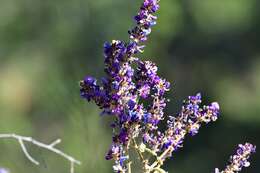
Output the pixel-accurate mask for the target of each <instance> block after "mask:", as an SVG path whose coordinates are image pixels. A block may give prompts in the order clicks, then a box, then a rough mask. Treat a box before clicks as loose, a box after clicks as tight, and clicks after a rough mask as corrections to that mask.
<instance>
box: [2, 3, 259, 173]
mask: <svg viewBox="0 0 260 173" xmlns="http://www.w3.org/2000/svg"><path fill="white" fill-rule="evenodd" d="M140 3H141V0H95V1H94V0H73V1H72V0H44V1H42V0H1V3H0V60H1V61H0V133H10V132H12V133H13V132H15V133H17V134H21V135H25V136H32V137H34V138H36V139H38V140H40V141H43V142H46V143H48V142H51V141H53V140H54V139H56V138H61V139H63V142H62V143H61V144H59V146H58V147H59V148H61V149H62V150H63V151H65V152H67V153H69V154H71V155H72V156H75V157H76V158H77V159H79V160H81V161H82V162H83V164H82V166H77V167H76V173H93V172H97V173H105V172H112V169H111V165H112V163H111V162H109V161H105V160H104V155H105V153H106V151H107V149H108V147H109V145H110V142H111V129H110V128H109V124H108V121H109V118H108V117H102V118H101V117H100V116H99V110H98V108H97V107H96V106H95V105H94V104H92V103H87V102H85V101H84V100H82V99H81V98H80V96H79V87H78V81H79V80H80V79H81V78H83V77H84V76H85V75H87V74H91V75H94V76H96V77H101V76H102V75H104V72H103V52H102V49H103V43H104V42H105V41H110V40H112V39H123V40H127V38H128V34H127V30H128V29H129V28H131V27H132V26H133V25H134V21H133V20H132V16H134V15H135V14H136V12H137V11H138V8H139V6H140ZM160 4H161V9H160V11H159V13H158V16H159V19H158V25H156V26H155V27H154V28H153V33H152V34H151V36H150V39H149V41H148V43H147V47H146V49H145V53H144V54H142V55H141V57H142V58H144V59H150V60H152V61H154V62H156V63H157V64H158V66H159V73H160V75H162V76H164V77H165V78H167V79H168V80H169V81H170V82H171V83H172V86H173V87H172V90H171V92H170V94H169V95H168V97H169V98H170V99H171V100H172V101H171V103H170V104H169V106H168V108H167V111H166V112H167V115H168V114H176V113H177V112H178V111H179V110H180V105H181V103H182V100H183V99H184V98H186V97H187V96H188V95H192V94H195V93H196V92H201V93H202V95H203V96H204V103H205V104H207V103H209V102H211V101H218V102H219V103H220V105H221V110H222V111H221V116H220V119H219V120H218V121H217V122H216V123H212V124H209V125H208V126H207V127H205V126H204V127H203V128H202V129H201V131H200V133H199V134H198V135H197V136H195V137H192V138H191V137H188V138H187V139H186V141H185V145H184V148H183V149H181V150H180V151H179V152H178V153H176V154H175V155H174V156H173V158H172V159H171V160H169V161H168V162H167V164H166V165H165V167H166V168H167V169H168V170H169V172H170V173H204V172H205V173H206V172H208V173H209V172H213V170H214V168H215V167H219V168H223V167H224V166H225V164H226V163H227V161H228V159H229V155H231V154H232V153H233V152H234V149H235V148H236V146H237V144H238V143H244V142H246V141H249V142H252V143H254V144H259V141H260V138H259V136H260V135H259V134H260V126H259V125H260V115H259V114H260V49H259V48H260V47H259V46H260V36H259V35H260V10H259V6H260V1H259V0H161V2H160ZM258 146H260V145H258ZM28 148H30V153H31V154H32V155H33V156H34V157H35V158H36V159H38V160H39V161H40V162H41V163H42V164H41V166H39V167H37V166H35V165H33V164H32V163H31V162H29V161H28V160H27V159H26V158H25V156H24V154H23V153H22V151H21V149H20V147H19V145H18V143H17V142H16V141H14V140H1V141H0V167H6V168H8V169H10V171H11V173H46V172H50V173H65V172H69V163H68V162H67V161H66V160H64V159H63V158H61V157H59V156H56V155H55V154H53V153H50V152H48V151H45V150H42V149H39V148H37V147H34V146H32V145H30V144H28ZM251 160H252V163H251V164H252V165H251V167H250V168H248V169H244V170H243V171H242V172H243V173H257V172H260V166H259V165H257V162H259V161H260V157H259V154H258V153H256V154H255V155H254V156H253V157H252V159H251Z"/></svg>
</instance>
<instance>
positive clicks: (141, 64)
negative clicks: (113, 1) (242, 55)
mask: <svg viewBox="0 0 260 173" xmlns="http://www.w3.org/2000/svg"><path fill="white" fill-rule="evenodd" d="M158 1H159V0H144V2H143V4H142V5H141V8H140V10H139V12H138V14H137V15H136V16H135V17H134V19H135V21H136V26H134V27H133V29H131V30H130V31H129V35H130V40H129V42H123V41H120V40H113V41H112V42H106V43H105V44H104V64H105V67H104V71H105V73H106V76H105V77H102V78H101V82H100V84H99V83H98V81H97V79H95V78H93V77H91V76H87V77H85V78H84V79H83V80H82V81H80V95H81V97H83V98H84V99H86V100H87V101H93V102H95V103H96V104H97V105H98V106H99V108H100V109H101V110H102V115H104V114H108V115H110V116H112V117H113V118H114V122H113V123H112V124H111V128H112V129H113V137H112V144H111V147H110V149H109V150H108V152H107V155H106V159H107V160H111V159H113V160H114V162H115V164H114V166H113V169H114V171H115V172H117V173H126V171H127V169H128V168H127V163H130V162H129V155H128V153H129V150H130V147H133V148H134V149H135V150H137V152H138V154H139V156H140V155H141V156H140V158H141V159H142V157H143V156H142V153H143V152H148V153H150V154H152V156H154V157H156V158H155V159H154V160H155V161H154V163H153V164H151V165H150V163H149V161H148V160H149V159H147V160H142V163H144V164H145V166H144V169H147V171H146V172H147V173H148V172H149V173H150V172H156V171H157V170H153V168H157V169H158V170H160V169H161V168H160V166H162V165H163V162H164V160H165V159H166V158H168V157H171V156H172V154H173V152H175V151H177V150H178V149H179V148H181V147H182V146H183V142H184V139H185V137H186V135H188V134H190V135H191V136H194V135H196V134H197V133H198V131H199V129H200V127H201V126H202V124H203V123H209V122H212V121H216V120H217V118H218V116H219V110H220V107H219V104H218V103H217V102H213V103H211V104H209V105H207V106H200V104H201V102H202V100H201V94H200V93H198V94H196V95H194V96H189V97H188V99H187V100H185V101H184V102H183V106H182V108H181V111H180V113H179V114H178V115H177V116H176V117H173V116H168V121H167V129H166V130H165V131H164V132H161V131H159V129H160V128H159V124H160V122H161V121H162V120H164V119H165V118H166V116H165V112H164V109H165V108H166V106H167V102H169V101H168V99H167V98H165V93H166V92H167V91H169V90H170V82H168V81H167V80H166V79H164V78H161V77H160V76H159V75H158V73H157V71H158V67H157V66H156V64H155V63H154V62H151V61H142V60H141V59H139V58H137V57H136V54H137V53H142V52H143V49H144V47H145V46H144V45H142V44H143V42H145V41H146V40H147V39H148V35H149V34H150V33H151V31H152V29H151V28H152V26H153V25H155V24H156V20H157V17H156V16H154V13H155V12H156V11H157V10H158V9H159V4H158ZM140 138H142V142H140V141H139V139H140ZM136 141H139V142H140V143H139V144H138V143H137V142H136ZM254 150H255V147H254V146H252V145H251V144H248V143H247V144H245V145H239V149H238V150H237V154H236V155H234V156H232V158H231V162H232V164H231V166H234V165H235V166H236V167H235V168H232V169H233V170H240V169H241V167H247V166H249V162H248V161H247V159H248V156H249V155H250V154H251V153H252V152H253V151H254ZM231 166H230V169H231ZM227 169H229V167H227ZM217 171H218V169H216V172H217ZM163 172H164V171H163ZM0 173H1V172H0ZM221 173H231V172H228V171H226V172H223V171H222V172H221Z"/></svg>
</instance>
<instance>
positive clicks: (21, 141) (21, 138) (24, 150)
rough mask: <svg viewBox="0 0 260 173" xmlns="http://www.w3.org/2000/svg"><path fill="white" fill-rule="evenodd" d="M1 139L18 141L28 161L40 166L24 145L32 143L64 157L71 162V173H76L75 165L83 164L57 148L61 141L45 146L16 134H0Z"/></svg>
mask: <svg viewBox="0 0 260 173" xmlns="http://www.w3.org/2000/svg"><path fill="white" fill-rule="evenodd" d="M0 138H13V139H16V140H17V141H18V142H19V144H20V146H21V148H22V151H23V152H24V154H25V156H26V157H27V158H28V160H30V161H31V162H32V163H34V164H36V165H39V164H40V163H39V162H38V161H36V160H35V159H34V158H33V157H32V156H31V155H30V154H29V152H28V150H27V148H26V146H25V145H24V142H29V143H32V144H34V145H36V146H38V147H40V148H44V149H47V150H49V151H52V152H54V153H56V154H58V155H60V156H62V157H63V158H65V159H67V160H68V161H69V162H70V173H74V165H75V164H78V165H80V164H81V162H80V161H78V160H76V159H74V158H73V157H71V156H70V155H68V154H66V153H64V152H62V151H61V150H59V149H57V148H55V146H56V145H57V144H59V143H60V142H61V140H60V139H57V140H55V141H54V142H52V143H51V144H44V143H42V142H39V141H37V140H35V139H33V138H31V137H26V136H20V135H16V134H0Z"/></svg>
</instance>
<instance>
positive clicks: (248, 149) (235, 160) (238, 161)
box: [215, 143, 256, 173]
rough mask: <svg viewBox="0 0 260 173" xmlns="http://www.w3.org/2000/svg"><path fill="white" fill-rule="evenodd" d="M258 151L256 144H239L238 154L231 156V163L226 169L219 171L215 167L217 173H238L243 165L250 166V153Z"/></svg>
mask: <svg viewBox="0 0 260 173" xmlns="http://www.w3.org/2000/svg"><path fill="white" fill-rule="evenodd" d="M255 152H256V146H254V145H252V144H250V143H245V144H244V145H242V144H239V145H238V149H237V151H236V154H235V155H233V156H231V157H230V165H228V166H227V167H226V169H225V170H223V171H219V169H218V168H216V169H215V173H237V172H239V171H241V170H242V168H243V167H249V166H250V162H249V161H248V159H249V157H250V155H251V154H252V153H255Z"/></svg>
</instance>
